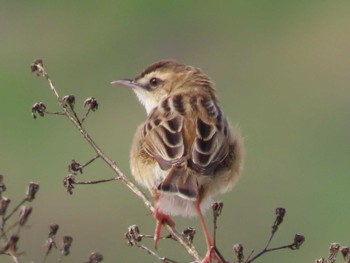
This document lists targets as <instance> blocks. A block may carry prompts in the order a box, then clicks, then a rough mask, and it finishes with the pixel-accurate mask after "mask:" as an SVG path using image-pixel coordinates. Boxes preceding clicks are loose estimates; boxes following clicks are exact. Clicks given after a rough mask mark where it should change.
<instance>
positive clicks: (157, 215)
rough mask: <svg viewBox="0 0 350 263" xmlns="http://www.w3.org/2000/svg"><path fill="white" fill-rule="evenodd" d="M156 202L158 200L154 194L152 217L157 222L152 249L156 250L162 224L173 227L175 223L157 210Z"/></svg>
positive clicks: (157, 196)
mask: <svg viewBox="0 0 350 263" xmlns="http://www.w3.org/2000/svg"><path fill="white" fill-rule="evenodd" d="M158 200H159V195H158V194H157V193H156V194H154V206H155V207H154V214H153V216H154V217H155V219H156V220H157V223H156V228H155V230H154V238H153V239H154V248H155V249H157V248H158V240H159V238H160V231H161V229H162V226H163V224H164V223H165V222H166V223H167V224H168V225H169V226H171V227H174V226H175V222H174V221H173V220H172V219H171V217H170V216H168V215H166V214H164V213H163V212H162V211H160V210H159V208H158Z"/></svg>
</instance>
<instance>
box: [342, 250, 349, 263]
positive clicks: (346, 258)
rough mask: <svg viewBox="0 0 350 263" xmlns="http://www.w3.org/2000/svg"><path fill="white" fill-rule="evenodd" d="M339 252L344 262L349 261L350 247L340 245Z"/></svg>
mask: <svg viewBox="0 0 350 263" xmlns="http://www.w3.org/2000/svg"><path fill="white" fill-rule="evenodd" d="M340 252H341V253H342V255H343V257H344V260H345V261H346V262H350V247H342V248H340Z"/></svg>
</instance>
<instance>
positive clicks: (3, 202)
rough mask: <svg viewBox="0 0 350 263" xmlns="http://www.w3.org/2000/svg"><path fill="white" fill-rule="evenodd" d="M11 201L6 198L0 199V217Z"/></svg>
mask: <svg viewBox="0 0 350 263" xmlns="http://www.w3.org/2000/svg"><path fill="white" fill-rule="evenodd" d="M10 202H11V199H10V198H7V197H5V196H1V197H0V215H1V216H2V215H5V214H6V209H7V207H8V205H9V204H10Z"/></svg>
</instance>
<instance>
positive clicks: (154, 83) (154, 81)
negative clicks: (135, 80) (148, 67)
mask: <svg viewBox="0 0 350 263" xmlns="http://www.w3.org/2000/svg"><path fill="white" fill-rule="evenodd" d="M158 84H159V79H158V78H155V77H153V78H151V79H150V80H149V85H150V86H151V87H155V86H157V85H158Z"/></svg>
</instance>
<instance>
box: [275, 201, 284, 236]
mask: <svg viewBox="0 0 350 263" xmlns="http://www.w3.org/2000/svg"><path fill="white" fill-rule="evenodd" d="M275 212H276V219H275V222H274V223H273V226H272V233H275V232H276V231H277V229H278V226H279V225H280V224H281V223H282V222H283V218H284V216H285V214H286V209H285V208H283V207H278V208H276V210H275Z"/></svg>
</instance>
